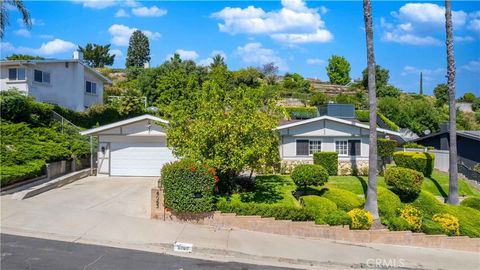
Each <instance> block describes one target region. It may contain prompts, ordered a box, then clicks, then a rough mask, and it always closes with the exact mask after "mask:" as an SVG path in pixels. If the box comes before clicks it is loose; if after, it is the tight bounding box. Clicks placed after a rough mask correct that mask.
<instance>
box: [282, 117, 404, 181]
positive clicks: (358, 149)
mask: <svg viewBox="0 0 480 270" xmlns="http://www.w3.org/2000/svg"><path fill="white" fill-rule="evenodd" d="M351 111H352V112H353V110H351ZM343 112H344V113H343V114H344V116H345V117H344V118H339V117H334V116H330V115H322V116H318V117H315V118H311V119H307V120H302V121H294V122H292V123H284V124H282V125H280V126H279V127H277V130H278V131H279V133H280V159H281V163H282V167H283V168H284V170H285V171H287V172H288V171H290V170H291V169H292V168H293V167H294V166H295V165H297V164H304V163H313V154H314V153H316V152H337V153H338V163H339V165H338V172H339V174H342V175H348V174H351V173H352V172H353V170H357V173H359V174H366V173H367V172H368V156H369V130H370V128H369V126H368V125H365V124H362V123H359V122H357V121H355V120H354V117H353V115H345V112H348V110H343ZM377 135H378V137H379V138H384V137H386V136H399V133H398V132H395V131H391V130H388V129H382V128H377Z"/></svg>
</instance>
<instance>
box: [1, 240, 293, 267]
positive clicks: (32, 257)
mask: <svg viewBox="0 0 480 270" xmlns="http://www.w3.org/2000/svg"><path fill="white" fill-rule="evenodd" d="M0 237H1V239H0V240H1V255H2V257H1V260H0V268H1V269H2V270H16V269H35V270H42V269H44V270H57V269H58V270H60V269H61V270H68V269H84V270H87V269H89V270H90V269H175V270H178V269H184V270H187V269H233V270H235V269H239V270H240V269H241V270H247V269H271V270H274V269H276V270H280V269H287V268H277V267H269V266H261V265H251V264H241V263H236V262H214V261H207V260H198V259H192V258H185V257H178V256H172V255H164V254H158V253H151V252H144V251H136V250H129V249H121V248H112V247H106V246H97V245H86V244H79V243H70V242H62V241H53V240H45V239H39V238H31V237H23V236H16V235H8V234H1V235H0Z"/></svg>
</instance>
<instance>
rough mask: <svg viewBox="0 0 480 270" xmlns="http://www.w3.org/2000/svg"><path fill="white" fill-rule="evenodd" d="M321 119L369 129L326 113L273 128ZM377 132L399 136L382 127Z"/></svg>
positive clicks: (303, 123)
mask: <svg viewBox="0 0 480 270" xmlns="http://www.w3.org/2000/svg"><path fill="white" fill-rule="evenodd" d="M321 120H330V121H334V122H338V123H342V124H346V125H351V126H355V127H360V128H364V129H368V130H370V127H369V126H367V125H364V124H360V123H357V122H355V121H349V120H345V119H340V118H336V117H332V116H328V115H323V116H319V117H315V118H311V119H307V120H303V121H298V122H295V123H291V124H286V125H282V126H278V127H277V128H275V130H282V129H286V128H291V127H296V126H300V125H305V124H309V123H313V122H317V121H321ZM377 132H382V133H386V134H391V135H395V136H400V133H398V132H395V131H392V130H388V129H383V128H377Z"/></svg>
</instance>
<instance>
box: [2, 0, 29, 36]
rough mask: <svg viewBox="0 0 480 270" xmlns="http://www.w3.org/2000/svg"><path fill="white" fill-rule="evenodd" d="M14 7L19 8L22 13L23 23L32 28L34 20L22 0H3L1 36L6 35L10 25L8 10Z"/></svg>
mask: <svg viewBox="0 0 480 270" xmlns="http://www.w3.org/2000/svg"><path fill="white" fill-rule="evenodd" d="M12 9H16V10H18V12H20V14H21V15H22V21H23V25H25V26H26V27H27V28H28V29H30V28H32V20H31V19H30V13H29V12H28V10H27V8H26V7H25V5H24V4H23V1H22V0H2V2H0V38H1V39H3V37H4V36H5V28H6V27H7V25H9V22H8V12H9V11H10V10H12Z"/></svg>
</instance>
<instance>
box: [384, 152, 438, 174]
mask: <svg viewBox="0 0 480 270" xmlns="http://www.w3.org/2000/svg"><path fill="white" fill-rule="evenodd" d="M393 160H394V161H395V164H396V165H397V166H398V167H403V168H409V169H413V170H416V171H419V172H421V173H423V175H425V176H427V177H428V176H430V175H432V171H433V167H434V164H435V163H434V162H435V155H434V154H432V153H424V152H402V151H398V152H395V153H393Z"/></svg>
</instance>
